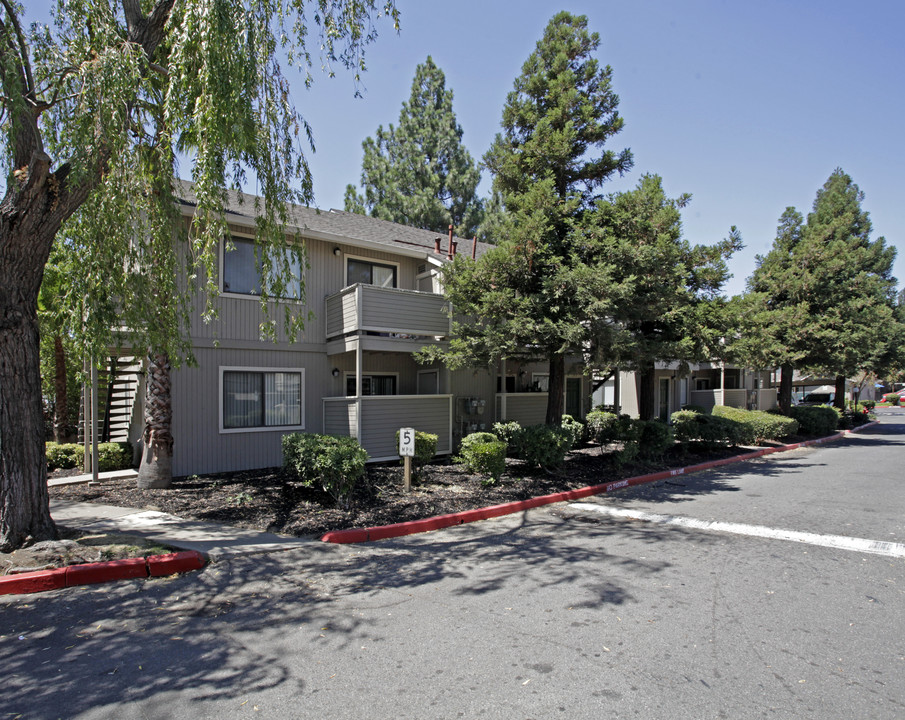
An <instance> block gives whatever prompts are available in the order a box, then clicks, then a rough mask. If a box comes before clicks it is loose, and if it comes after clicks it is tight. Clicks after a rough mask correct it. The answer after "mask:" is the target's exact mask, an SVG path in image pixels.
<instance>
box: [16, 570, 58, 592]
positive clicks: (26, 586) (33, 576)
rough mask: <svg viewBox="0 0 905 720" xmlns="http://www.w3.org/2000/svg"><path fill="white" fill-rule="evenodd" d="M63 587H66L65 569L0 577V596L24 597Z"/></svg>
mask: <svg viewBox="0 0 905 720" xmlns="http://www.w3.org/2000/svg"><path fill="white" fill-rule="evenodd" d="M64 587H66V568H58V569H56V570H36V571H35V572H28V573H20V574H19V575H4V576H3V577H0V595H25V594H26V593H35V592H44V591H45V590H59V589H60V588H64Z"/></svg>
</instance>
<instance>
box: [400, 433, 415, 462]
mask: <svg viewBox="0 0 905 720" xmlns="http://www.w3.org/2000/svg"><path fill="white" fill-rule="evenodd" d="M399 454H400V455H401V456H402V457H414V455H415V428H399Z"/></svg>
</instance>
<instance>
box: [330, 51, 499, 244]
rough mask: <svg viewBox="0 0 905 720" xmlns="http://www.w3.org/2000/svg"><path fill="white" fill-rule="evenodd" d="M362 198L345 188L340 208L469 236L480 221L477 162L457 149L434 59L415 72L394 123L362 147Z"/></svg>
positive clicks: (458, 135)
mask: <svg viewBox="0 0 905 720" xmlns="http://www.w3.org/2000/svg"><path fill="white" fill-rule="evenodd" d="M362 147H363V148H364V158H363V159H362V167H361V185H362V188H363V190H364V194H363V195H360V194H358V192H357V191H356V188H355V186H354V185H348V186H347V187H346V200H345V205H346V210H347V211H349V212H358V213H362V214H370V215H372V216H373V217H378V218H381V219H383V220H391V221H393V222H398V223H402V224H404V225H411V226H412V227H418V228H423V229H425V230H433V231H435V232H442V233H445V232H446V230H447V229H448V228H449V226H450V225H452V226H453V229H454V231H455V233H456V234H457V235H459V236H461V237H472V236H473V235H475V234H476V233H477V229H478V226H479V224H480V223H481V219H482V203H481V200H480V199H479V198H478V196H477V195H476V189H477V187H478V183H479V182H480V179H481V173H480V171H479V170H478V167H477V164H476V163H475V161H474V160H473V159H472V157H471V155H470V154H469V152H468V150H467V149H466V148H465V146H464V145H463V144H462V127H461V126H460V125H459V123H458V122H457V121H456V115H455V113H454V112H453V92H452V90H448V89H447V88H446V76H445V75H444V74H443V71H442V70H441V69H440V68H439V67H437V65H436V64H435V63H434V61H433V59H431V57H430V56H428V58H427V60H426V61H425V62H424V63H423V64H421V65H418V67H417V68H416V69H415V78H414V80H413V81H412V94H411V96H410V98H409V100H408V102H404V103H402V110H401V111H400V113H399V125H398V126H393V125H392V124H390V126H389V128H388V129H386V130H384V128H383V126H382V125H381V126H379V127H378V128H377V134H376V137H375V138H367V139H366V140H365V141H364V143H362Z"/></svg>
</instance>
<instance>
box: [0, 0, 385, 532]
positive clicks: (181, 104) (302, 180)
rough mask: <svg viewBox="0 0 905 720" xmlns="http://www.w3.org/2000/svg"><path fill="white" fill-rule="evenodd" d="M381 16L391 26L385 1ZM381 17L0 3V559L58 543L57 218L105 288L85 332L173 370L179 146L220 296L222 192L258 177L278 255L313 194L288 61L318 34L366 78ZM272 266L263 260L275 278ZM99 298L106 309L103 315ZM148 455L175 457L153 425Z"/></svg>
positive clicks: (193, 249) (192, 261)
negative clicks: (53, 491) (47, 371)
mask: <svg viewBox="0 0 905 720" xmlns="http://www.w3.org/2000/svg"><path fill="white" fill-rule="evenodd" d="M385 9H386V11H387V12H388V13H390V14H391V15H393V16H394V18H395V16H396V14H397V13H396V10H395V8H394V7H393V5H392V3H391V2H388V3H387V5H386V8H385ZM377 12H378V8H377V0H364V1H363V2H359V1H357V0H356V1H354V2H353V0H308V1H306V0H274V1H273V2H264V1H263V0H241V1H239V2H235V1H233V0H205V1H202V0H184V1H183V2H176V0H153V1H152V0H147V1H145V2H139V0H123V1H122V3H121V4H111V3H108V2H100V1H99V0H83V1H80V2H58V4H57V6H56V10H55V18H54V25H53V27H43V26H36V27H33V29H32V31H31V33H30V34H27V33H26V31H25V30H24V29H23V27H22V23H21V9H20V7H19V6H18V5H16V4H14V3H12V2H10V0H2V2H0V86H2V90H3V92H2V97H0V117H2V132H3V141H4V142H3V150H4V152H3V161H4V170H5V171H6V172H5V174H6V188H5V194H4V196H3V199H2V201H0V549H10V548H14V547H17V546H19V545H21V544H22V543H23V542H24V541H25V540H26V539H27V538H29V537H31V538H34V539H43V538H48V537H53V536H54V535H55V533H56V530H55V527H54V524H53V521H52V520H51V518H50V513H49V510H48V495H47V485H46V477H45V467H44V447H43V443H44V431H43V427H42V416H41V381H40V371H39V368H40V360H39V340H38V318H37V305H38V302H37V300H38V292H39V288H40V286H41V280H42V276H43V273H44V267H45V264H46V262H47V259H48V256H49V253H50V250H51V247H52V245H53V242H54V239H55V238H56V236H57V233H58V232H59V231H60V229H61V227H62V226H63V224H64V223H67V222H68V223H70V225H71V227H70V231H69V232H71V234H72V242H73V246H74V247H75V248H76V249H77V253H78V258H79V261H80V262H79V267H80V269H81V274H82V277H83V278H85V281H86V282H89V283H90V284H91V285H92V287H94V288H95V289H97V290H98V293H97V294H96V295H94V296H91V295H88V296H87V297H88V303H86V305H85V306H84V307H83V310H84V312H83V314H82V318H83V322H82V328H83V332H84V333H85V336H86V337H90V339H91V342H92V343H94V344H95V345H96V346H97V347H105V348H106V347H110V346H111V345H112V344H113V341H114V338H113V337H112V329H113V328H119V327H127V328H128V330H129V334H128V335H127V336H125V337H120V338H116V341H117V342H122V341H126V342H128V343H130V344H132V345H133V346H134V347H137V348H143V349H144V350H145V351H150V353H151V354H152V355H155V356H167V357H168V356H171V355H172V356H173V357H174V360H175V359H176V358H178V357H179V356H180V355H182V354H183V353H184V350H185V345H184V343H180V341H179V337H180V330H181V329H182V323H183V321H184V319H185V315H184V312H183V311H184V308H185V303H184V302H181V301H180V300H179V299H178V298H180V297H183V296H184V290H183V288H181V287H180V286H179V284H178V282H177V278H179V277H185V272H184V270H185V267H184V266H183V265H182V264H181V260H182V258H181V256H180V257H177V252H176V251H177V247H183V246H182V245H180V244H179V238H180V235H182V236H184V232H182V233H180V230H181V229H182V225H181V219H180V218H179V215H178V213H177V211H176V202H175V200H176V196H175V192H176V189H175V185H174V177H175V173H176V170H175V165H176V152H177V150H182V151H184V152H186V153H188V154H189V155H190V157H191V159H192V179H193V180H194V181H195V183H196V185H195V195H196V197H197V206H196V214H195V222H194V223H193V225H192V228H191V231H190V232H189V237H188V240H189V242H188V246H187V247H188V249H189V256H190V257H189V259H188V261H187V262H188V276H189V278H190V279H194V278H195V277H197V276H201V277H204V278H206V280H205V283H206V288H207V289H208V290H210V291H215V290H216V275H215V273H214V269H215V261H216V256H217V247H218V243H219V241H220V238H222V237H223V235H224V234H225V230H226V225H225V221H224V218H223V212H222V207H223V202H222V201H223V199H224V194H225V193H226V190H227V188H228V187H231V186H232V187H238V186H240V185H241V183H242V181H243V180H244V179H245V172H246V171H247V170H251V171H253V172H254V174H255V176H256V178H257V182H258V186H259V187H260V188H261V192H262V194H263V195H264V197H265V202H264V203H263V205H262V208H261V217H260V220H259V222H258V235H259V240H260V242H261V243H262V244H278V245H282V244H283V243H285V238H284V236H283V232H282V230H281V225H282V221H283V220H284V219H285V218H284V216H283V215H284V213H285V204H286V203H287V202H288V201H305V200H307V199H309V198H310V196H311V187H312V185H311V177H310V173H309V171H308V166H307V164H306V162H305V158H304V154H303V153H302V152H301V150H300V146H299V143H298V138H299V136H300V135H302V136H303V135H306V134H308V135H309V137H310V128H309V127H308V126H307V124H306V123H305V121H304V119H303V118H302V117H301V115H300V114H299V113H298V112H297V111H296V110H295V108H294V107H293V106H292V105H291V104H290V103H289V102H288V96H289V87H288V83H287V81H286V78H285V77H284V76H283V74H282V72H281V64H280V63H281V61H282V60H284V59H285V60H286V61H288V63H289V64H290V65H298V66H299V67H301V68H302V69H303V70H307V68H310V67H311V66H312V64H313V58H312V57H311V54H310V53H309V51H308V49H307V46H308V42H309V38H308V32H309V29H311V31H312V32H316V34H317V38H316V39H315V43H316V44H317V45H318V46H319V47H320V48H321V61H322V63H323V64H325V65H328V66H330V65H333V64H339V65H344V66H350V67H355V68H356V72H357V71H358V70H360V69H362V68H363V55H362V53H363V49H364V47H365V45H367V43H369V42H370V41H372V40H373V39H374V37H375V30H374V26H373V24H372V18H373V16H374V15H375V13H377ZM307 79H308V80H309V81H310V75H309V76H308V78H307ZM279 256H280V255H279V254H278V253H277V254H275V255H270V254H267V253H262V257H263V258H264V262H263V264H264V265H265V268H264V269H265V271H268V272H265V275H267V276H270V272H269V271H270V270H271V267H270V266H271V265H272V262H271V261H270V260H269V258H270V257H279ZM276 274H277V275H279V273H276ZM75 284H77V283H75ZM274 289H275V288H271V287H268V288H265V293H264V295H265V296H266V295H268V293H270V292H272V291H273V290H274ZM98 297H102V298H106V302H104V303H99V304H98V305H95V302H96V301H97V299H98ZM262 303H264V304H265V306H266V297H262ZM209 307H210V306H209ZM112 309H115V310H116V311H115V312H111V310H112ZM139 317H142V318H143V320H142V321H140V322H139V321H134V322H133V320H134V319H135V318H139ZM114 320H115V321H116V322H114ZM148 445H149V447H151V448H152V449H155V451H159V452H161V453H164V454H166V453H167V452H168V448H167V439H166V438H165V437H164V438H159V439H158V438H156V437H155V436H154V433H153V431H152V432H151V434H150V436H148Z"/></svg>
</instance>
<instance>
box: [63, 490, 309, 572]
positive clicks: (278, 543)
mask: <svg viewBox="0 0 905 720" xmlns="http://www.w3.org/2000/svg"><path fill="white" fill-rule="evenodd" d="M50 515H51V517H53V519H54V521H55V522H57V523H58V524H60V525H63V526H64V527H70V528H76V529H78V530H86V531H89V532H90V531H98V532H117V533H125V534H129V535H140V536H141V537H144V538H147V539H149V540H153V541H155V542H159V543H161V544H163V545H169V546H171V547H174V548H178V549H180V550H197V551H198V552H200V553H203V554H204V555H206V556H207V557H208V558H210V559H211V560H218V559H221V558H227V557H234V556H237V555H255V554H258V553H268V552H276V551H281V550H292V549H295V548H300V547H304V546H307V545H310V544H311V542H312V540H311V539H306V538H296V537H290V536H287V535H275V534H273V533H262V532H256V531H254V530H245V529H243V528H237V527H234V526H231V525H217V524H216V523H209V522H201V521H198V520H184V519H182V518H179V517H176V516H175V515H168V514H167V513H162V512H155V511H153V510H136V509H135V508H121V507H115V506H113V505H97V504H95V503H79V502H68V501H66V500H54V499H51V501H50Z"/></svg>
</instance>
